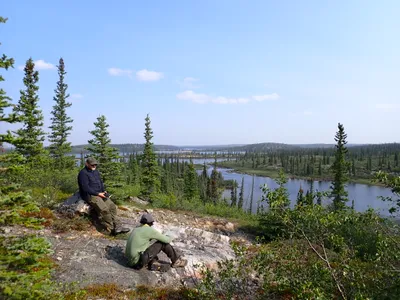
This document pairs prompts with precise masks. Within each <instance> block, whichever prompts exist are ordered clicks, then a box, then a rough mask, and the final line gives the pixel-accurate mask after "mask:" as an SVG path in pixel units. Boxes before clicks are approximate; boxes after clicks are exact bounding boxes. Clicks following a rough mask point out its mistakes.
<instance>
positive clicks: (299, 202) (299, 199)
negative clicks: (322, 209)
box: [297, 186, 304, 206]
mask: <svg viewBox="0 0 400 300" xmlns="http://www.w3.org/2000/svg"><path fill="white" fill-rule="evenodd" d="M303 193H304V191H303V188H302V187H301V186H300V189H299V192H298V193H297V205H298V206H303V205H304V194H303Z"/></svg>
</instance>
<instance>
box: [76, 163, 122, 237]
mask: <svg viewBox="0 0 400 300" xmlns="http://www.w3.org/2000/svg"><path fill="white" fill-rule="evenodd" d="M97 164H98V163H97V161H96V159H94V158H92V157H89V158H88V159H87V160H86V164H85V167H84V168H83V169H82V170H81V171H80V172H79V175H78V184H79V194H80V197H81V198H82V200H84V201H85V202H87V203H88V204H89V205H90V206H92V207H93V208H94V209H95V211H96V212H97V213H98V215H99V217H100V220H101V223H102V225H103V226H104V227H105V228H106V230H107V231H108V232H109V233H110V234H111V235H117V234H120V233H127V232H129V229H128V228H122V227H121V226H120V222H119V220H118V219H117V206H116V205H115V204H114V202H112V201H111V199H110V198H109V197H108V195H107V192H106V191H105V188H104V184H103V181H102V180H101V178H100V173H99V171H98V170H96V167H97Z"/></svg>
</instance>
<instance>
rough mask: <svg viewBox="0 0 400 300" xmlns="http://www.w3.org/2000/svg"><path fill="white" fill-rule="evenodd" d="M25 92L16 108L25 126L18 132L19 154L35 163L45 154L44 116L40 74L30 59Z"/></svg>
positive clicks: (15, 110)
mask: <svg viewBox="0 0 400 300" xmlns="http://www.w3.org/2000/svg"><path fill="white" fill-rule="evenodd" d="M24 72H25V77H24V80H23V82H24V85H25V87H26V88H25V90H21V91H20V99H19V101H18V104H17V105H16V106H15V107H14V112H15V113H16V114H17V115H18V116H19V117H20V119H21V122H22V124H23V126H22V128H20V129H18V130H17V131H16V134H17V136H18V138H19V141H18V143H17V144H16V150H17V152H18V153H20V154H22V155H24V156H25V157H26V158H27V159H28V161H33V160H34V158H35V157H37V156H38V155H40V154H42V153H43V152H44V148H43V141H44V139H45V133H44V132H43V129H42V127H43V114H42V111H41V109H40V108H39V103H38V102H39V96H38V91H39V86H38V85H37V83H38V81H39V72H38V71H35V64H34V62H33V60H32V58H29V59H28V60H27V62H26V64H25V68H24Z"/></svg>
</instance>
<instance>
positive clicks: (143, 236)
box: [125, 213, 187, 270]
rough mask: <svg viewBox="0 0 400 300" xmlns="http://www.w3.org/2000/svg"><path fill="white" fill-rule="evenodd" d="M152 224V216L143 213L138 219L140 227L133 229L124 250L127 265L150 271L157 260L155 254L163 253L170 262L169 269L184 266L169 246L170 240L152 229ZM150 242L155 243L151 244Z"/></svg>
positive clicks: (183, 260)
mask: <svg viewBox="0 0 400 300" xmlns="http://www.w3.org/2000/svg"><path fill="white" fill-rule="evenodd" d="M153 223H154V219H153V216H152V215H151V214H149V213H145V214H143V215H142V217H141V219H140V224H141V226H140V227H138V228H135V229H134V230H133V231H132V232H131V234H130V235H129V238H128V241H127V243H126V250H125V256H126V257H127V259H128V263H129V265H130V266H131V267H133V268H134V269H136V270H139V269H141V268H143V267H144V266H147V267H148V268H149V269H150V268H151V265H152V264H153V263H154V262H155V261H157V260H158V257H157V254H158V253H160V252H161V251H163V252H164V253H165V254H166V255H167V256H168V257H169V259H170V260H171V267H173V268H179V267H184V266H186V264H187V260H185V259H182V257H180V256H178V255H177V254H176V252H175V249H174V248H173V247H172V246H171V245H170V244H169V243H170V242H171V241H172V238H171V237H169V236H167V235H164V234H162V233H160V232H159V231H157V230H156V229H155V228H153V227H152V226H153ZM151 240H156V241H155V242H154V243H153V244H151Z"/></svg>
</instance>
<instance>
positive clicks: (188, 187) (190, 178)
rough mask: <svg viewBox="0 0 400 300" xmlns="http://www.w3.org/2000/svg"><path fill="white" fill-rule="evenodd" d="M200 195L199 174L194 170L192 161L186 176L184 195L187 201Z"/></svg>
mask: <svg viewBox="0 0 400 300" xmlns="http://www.w3.org/2000/svg"><path fill="white" fill-rule="evenodd" d="M198 194H199V188H198V185H197V173H196V169H195V168H194V165H193V161H192V160H190V163H189V165H188V166H187V167H186V170H185V176H184V195H185V198H186V199H193V198H195V197H196V196H198Z"/></svg>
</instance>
